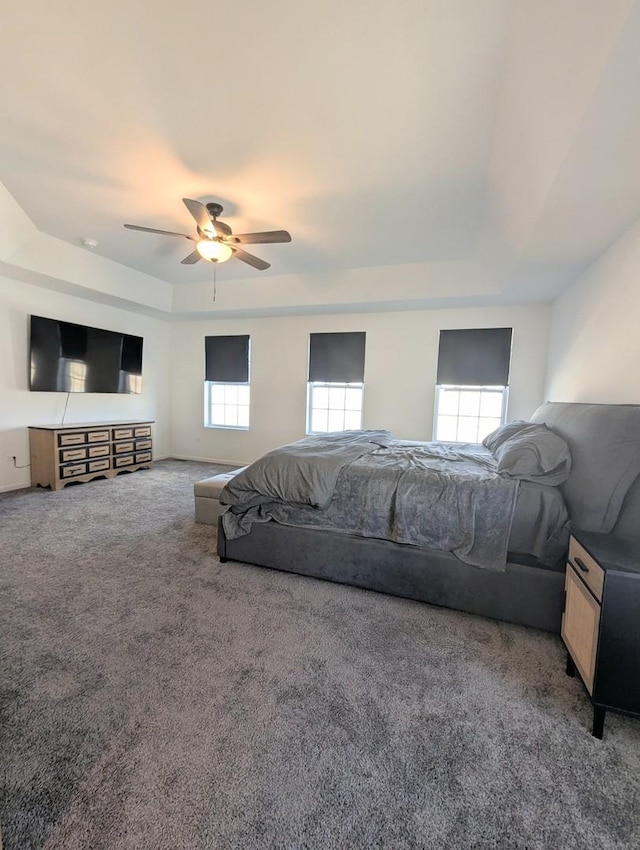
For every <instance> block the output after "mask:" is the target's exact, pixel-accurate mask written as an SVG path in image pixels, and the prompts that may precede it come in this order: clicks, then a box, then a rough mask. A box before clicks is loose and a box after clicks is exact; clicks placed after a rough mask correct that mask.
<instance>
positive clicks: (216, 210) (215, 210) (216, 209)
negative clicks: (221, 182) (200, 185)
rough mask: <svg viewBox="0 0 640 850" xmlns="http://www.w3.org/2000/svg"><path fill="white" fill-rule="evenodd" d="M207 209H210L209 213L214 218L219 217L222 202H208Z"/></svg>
mask: <svg viewBox="0 0 640 850" xmlns="http://www.w3.org/2000/svg"><path fill="white" fill-rule="evenodd" d="M207 209H208V210H209V215H210V216H212V217H213V218H217V217H218V216H219V215H220V214H221V213H222V205H221V204H207Z"/></svg>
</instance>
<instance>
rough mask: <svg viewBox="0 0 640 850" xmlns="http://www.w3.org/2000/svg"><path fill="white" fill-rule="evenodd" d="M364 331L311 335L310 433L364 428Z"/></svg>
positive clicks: (308, 430)
mask: <svg viewBox="0 0 640 850" xmlns="http://www.w3.org/2000/svg"><path fill="white" fill-rule="evenodd" d="M364 352H365V334H364V332H353V333H318V334H311V335H310V337H309V380H308V384H307V434H322V433H326V432H328V431H352V430H358V429H360V428H362V402H363V395H364Z"/></svg>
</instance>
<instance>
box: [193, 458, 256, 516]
mask: <svg viewBox="0 0 640 850" xmlns="http://www.w3.org/2000/svg"><path fill="white" fill-rule="evenodd" d="M243 469H246V467H244V466H243V467H241V468H240V469H232V470H231V471H230V472H219V473H218V475H212V476H211V477H210V478H204V479H203V480H202V481H196V483H195V484H194V485H193V495H194V499H195V506H196V522H202V523H204V524H205V525H217V524H218V517H219V516H220V515H221V514H223V513H224V512H225V511H226V510H227V507H226V505H221V504H220V493H221V492H222V488H223V487H224V486H225V484H226V483H227V482H228V481H231V479H232V478H233V476H234V475H237V474H238V473H239V472H242V470H243Z"/></svg>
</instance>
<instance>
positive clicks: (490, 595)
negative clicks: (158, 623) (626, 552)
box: [218, 402, 640, 633]
mask: <svg viewBox="0 0 640 850" xmlns="http://www.w3.org/2000/svg"><path fill="white" fill-rule="evenodd" d="M531 418H532V421H533V422H544V423H545V424H547V425H548V426H549V427H550V428H553V429H554V430H556V432H557V433H559V434H560V435H561V436H562V437H564V439H565V440H566V441H567V443H568V445H569V448H570V450H571V457H572V468H571V475H570V478H569V480H568V481H567V483H566V484H565V485H563V494H564V496H565V499H566V502H567V507H568V510H569V516H570V518H572V521H574V522H578V523H579V520H580V518H584V516H585V513H584V510H585V506H586V507H587V509H589V508H590V506H592V504H593V503H592V500H591V493H594V494H595V495H596V497H597V496H599V497H600V500H602V496H603V494H607V500H609V504H611V499H613V498H614V497H615V498H616V499H618V501H620V499H622V500H623V501H622V504H618V508H619V513H618V514H617V519H616V518H615V517H614V522H615V526H614V527H613V528H611V530H610V531H609V533H611V534H612V535H614V536H622V537H626V538H633V539H635V540H637V541H638V543H637V545H638V546H640V405H607V404H584V403H563V402H547V403H545V404H543V405H542V406H541V407H540V408H539V409H538V410H537V411H536V412H535V413H534V415H533V416H532V417H531ZM621 463H622V467H624V468H623V469H622V470H621V468H620V467H621ZM623 479H624V480H623ZM569 485H571V486H569ZM625 494H626V495H625ZM605 501H606V500H605ZM587 515H588V514H587ZM586 530H600V531H602V530H604V529H601V528H594V529H589V528H587V529H586ZM218 554H219V555H220V559H221V561H226V560H229V559H230V560H234V561H244V562H245V563H247V564H256V565H258V566H262V567H272V568H274V569H277V570H284V571H286V572H292V573H298V574H300V575H306V576H314V577H316V578H323V579H328V580H330V581H337V582H341V583H343V584H351V585H355V586H356V587H364V588H367V589H369V590H377V591H381V592H383V593H389V594H392V595H394V596H403V597H406V598H409V599H416V600H418V601H421V602H430V603H431V604H433V605H443V606H446V607H447V608H455V609H457V610H459V611H466V612H468V613H470V614H479V615H481V616H483V617H492V618H493V619H496V620H505V621H507V622H510V623H518V624H520V625H523V626H533V627H534V628H537V629H543V630H545V631H549V632H556V633H557V632H559V631H560V623H561V619H562V608H563V601H564V599H563V597H564V564H563V563H561V564H560V565H559V566H558V568H557V569H555V570H553V569H548V568H545V567H541V566H535V565H531V564H525V563H519V562H515V561H514V559H513V558H509V562H508V563H507V565H506V569H505V570H490V569H481V568H479V567H474V566H470V565H469V564H465V563H463V562H462V561H459V560H458V559H457V558H456V557H455V556H454V555H452V554H450V553H448V552H440V551H433V550H432V551H429V550H425V549H420V548H418V547H414V546H408V545H405V544H401V543H392V542H389V541H386V540H377V539H373V538H363V537H356V536H354V535H351V534H341V533H337V532H332V531H320V530H317V529H304V528H294V527H292V526H286V525H279V524H278V523H275V522H273V521H271V522H267V523H255V524H254V525H253V526H252V528H251V533H250V534H247V535H245V536H243V537H239V538H237V539H236V540H227V538H226V536H225V533H224V529H223V527H222V522H221V521H219V524H218Z"/></svg>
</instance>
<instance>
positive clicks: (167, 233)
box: [124, 224, 198, 242]
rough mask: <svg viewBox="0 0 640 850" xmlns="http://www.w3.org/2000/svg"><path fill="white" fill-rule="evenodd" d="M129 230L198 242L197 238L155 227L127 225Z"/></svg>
mask: <svg viewBox="0 0 640 850" xmlns="http://www.w3.org/2000/svg"><path fill="white" fill-rule="evenodd" d="M124 226H125V227H126V228H128V229H129V230H142V231H143V232H144V233H159V234H160V235H161V236H182V238H183V239H191V241H192V242H197V241H198V240H197V239H196V238H195V236H187V234H186V233H176V232H175V231H173V230H156V229H155V227H141V226H140V225H139V224H125V225H124Z"/></svg>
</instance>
